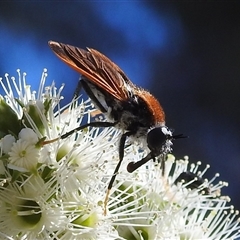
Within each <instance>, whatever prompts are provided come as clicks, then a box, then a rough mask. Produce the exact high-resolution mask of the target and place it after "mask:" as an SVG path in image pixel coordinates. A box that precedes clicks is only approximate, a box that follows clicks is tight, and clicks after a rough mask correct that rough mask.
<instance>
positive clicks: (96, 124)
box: [60, 122, 117, 139]
mask: <svg viewBox="0 0 240 240" xmlns="http://www.w3.org/2000/svg"><path fill="white" fill-rule="evenodd" d="M116 124H117V123H116V122H90V123H87V124H84V125H82V126H79V127H77V128H75V129H73V130H71V131H69V132H67V133H65V134H63V135H61V136H60V139H64V138H67V137H68V136H70V135H72V134H73V133H74V132H78V131H80V130H82V129H84V128H86V127H113V126H115V125H116Z"/></svg>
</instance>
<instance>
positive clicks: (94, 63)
mask: <svg viewBox="0 0 240 240" xmlns="http://www.w3.org/2000/svg"><path fill="white" fill-rule="evenodd" d="M49 46H50V48H51V49H52V51H53V52H54V53H55V54H56V55H57V56H58V57H59V58H60V59H61V60H62V61H63V62H65V63H66V64H67V65H69V66H70V67H72V68H73V69H74V70H76V71H77V72H79V73H81V74H82V75H83V76H84V77H86V78H87V79H88V80H89V81H90V82H92V83H93V84H95V85H97V86H98V87H99V88H101V89H103V90H104V91H107V92H108V93H110V94H111V95H112V96H113V97H115V98H116V99H118V100H120V101H121V100H126V99H128V98H129V96H130V95H131V94H132V93H131V89H134V87H135V86H134V84H133V83H132V82H131V81H130V80H129V79H128V78H127V76H126V75H125V74H124V72H123V71H122V70H121V69H120V68H119V67H118V66H117V65H116V64H115V63H113V62H112V61H111V60H110V59H109V58H107V57H106V56H105V55H103V54H102V53H100V52H98V51H97V50H94V49H91V48H88V49H87V50H84V49H81V48H77V47H74V46H71V45H67V44H63V43H58V42H54V41H49Z"/></svg>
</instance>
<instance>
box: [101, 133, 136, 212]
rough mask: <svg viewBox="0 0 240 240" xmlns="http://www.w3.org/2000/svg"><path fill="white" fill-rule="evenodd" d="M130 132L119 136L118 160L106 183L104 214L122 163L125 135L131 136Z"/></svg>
mask: <svg viewBox="0 0 240 240" xmlns="http://www.w3.org/2000/svg"><path fill="white" fill-rule="evenodd" d="M132 134H133V133H132V132H126V133H124V134H123V135H122V136H121V139H120V143H119V162H118V164H117V166H116V168H115V170H114V173H113V175H112V178H111V180H110V182H109V184H108V189H107V193H106V197H105V200H104V215H106V214H107V203H108V199H109V194H110V190H111V189H112V186H113V183H114V181H115V179H116V176H117V174H118V170H119V168H120V166H121V163H122V160H123V157H124V146H125V142H126V139H127V137H129V136H131V135H132Z"/></svg>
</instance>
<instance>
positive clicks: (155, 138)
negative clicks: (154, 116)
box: [147, 127, 169, 151]
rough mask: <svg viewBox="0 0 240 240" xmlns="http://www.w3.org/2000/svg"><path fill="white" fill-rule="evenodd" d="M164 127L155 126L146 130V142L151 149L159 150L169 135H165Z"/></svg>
mask: <svg viewBox="0 0 240 240" xmlns="http://www.w3.org/2000/svg"><path fill="white" fill-rule="evenodd" d="M163 128H164V129H163ZM165 128H166V127H156V128H153V129H151V130H150V131H149V132H148V134H147V144H148V147H149V149H150V150H151V151H161V148H162V145H163V144H164V143H165V142H166V140H167V138H168V137H169V135H166V131H164V130H165Z"/></svg>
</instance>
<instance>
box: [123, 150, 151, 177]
mask: <svg viewBox="0 0 240 240" xmlns="http://www.w3.org/2000/svg"><path fill="white" fill-rule="evenodd" d="M151 159H155V157H154V156H152V153H151V152H150V153H149V154H148V155H147V156H146V157H144V158H143V159H141V160H140V161H137V162H130V163H129V164H128V166H127V170H128V172H130V173H132V172H134V171H135V170H137V169H138V168H139V167H141V166H142V165H144V164H145V163H147V162H148V161H149V160H151Z"/></svg>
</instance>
